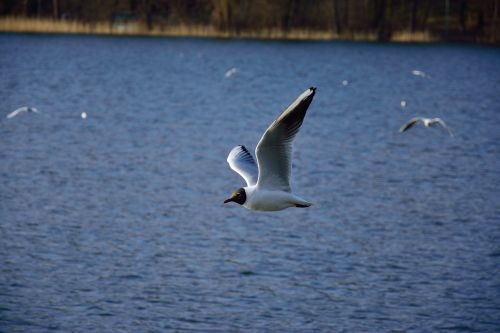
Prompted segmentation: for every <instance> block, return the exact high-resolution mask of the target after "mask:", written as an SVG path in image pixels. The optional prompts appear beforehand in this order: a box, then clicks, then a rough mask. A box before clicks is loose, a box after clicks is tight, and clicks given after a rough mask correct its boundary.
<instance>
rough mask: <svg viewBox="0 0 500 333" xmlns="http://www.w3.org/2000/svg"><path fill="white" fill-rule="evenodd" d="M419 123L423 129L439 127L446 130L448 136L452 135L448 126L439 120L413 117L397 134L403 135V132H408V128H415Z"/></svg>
mask: <svg viewBox="0 0 500 333" xmlns="http://www.w3.org/2000/svg"><path fill="white" fill-rule="evenodd" d="M419 123H421V124H422V125H424V126H425V127H432V126H435V125H441V126H442V127H443V128H444V129H446V130H447V131H448V133H449V134H450V136H453V133H451V130H450V129H449V128H448V126H446V123H445V122H444V121H443V120H442V119H441V118H423V117H415V118H412V119H410V120H409V121H408V122H407V123H406V124H404V125H403V126H401V128H400V129H399V132H400V133H403V132H404V131H407V130H409V129H410V128H412V127H413V126H415V125H417V124H419Z"/></svg>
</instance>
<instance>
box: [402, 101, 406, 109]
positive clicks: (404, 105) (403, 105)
mask: <svg viewBox="0 0 500 333" xmlns="http://www.w3.org/2000/svg"><path fill="white" fill-rule="evenodd" d="M406 104H407V103H406V101H405V100H402V101H401V107H402V108H405V107H406Z"/></svg>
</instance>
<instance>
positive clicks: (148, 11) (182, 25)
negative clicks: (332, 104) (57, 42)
mask: <svg viewBox="0 0 500 333" xmlns="http://www.w3.org/2000/svg"><path fill="white" fill-rule="evenodd" d="M0 30H3V31H35V32H36V31H38V32H42V31H48V32H74V33H104V34H153V35H158V34H160V35H183V36H186V35H188V36H197V35H201V36H205V35H208V36H214V37H253V38H292V39H308V38H315V39H363V40H381V41H387V40H393V41H443V40H447V41H452V40H454V41H471V42H486V43H498V42H499V41H500V1H499V0H439V1H434V0H373V1H362V0H359V1H348V0H314V1H308V0H275V1H266V0H242V1H237V0H109V1H97V0H89V1H78V0H1V1H0Z"/></svg>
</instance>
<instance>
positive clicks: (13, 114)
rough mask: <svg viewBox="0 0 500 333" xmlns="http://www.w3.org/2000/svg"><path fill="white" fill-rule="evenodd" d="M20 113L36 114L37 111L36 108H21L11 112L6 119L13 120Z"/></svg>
mask: <svg viewBox="0 0 500 333" xmlns="http://www.w3.org/2000/svg"><path fill="white" fill-rule="evenodd" d="M22 112H35V113H36V112H38V110H37V109H36V108H30V107H28V106H22V107H20V108H19V109H16V110H14V111H12V112H11V113H9V114H8V115H7V118H14V117H15V116H17V115H18V114H20V113H22Z"/></svg>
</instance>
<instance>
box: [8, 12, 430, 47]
mask: <svg viewBox="0 0 500 333" xmlns="http://www.w3.org/2000/svg"><path fill="white" fill-rule="evenodd" d="M0 31H1V32H22V33H65V34H96V35H143V36H181V37H214V38H231V37H237V38H252V39H289V40H339V39H342V40H357V41H358V40H359V41H361V40H364V41H376V40H377V34H376V33H373V32H348V33H344V34H341V35H339V34H337V33H335V32H333V31H327V30H313V29H298V28H294V29H290V30H283V29H279V28H271V29H259V30H248V31H238V32H236V31H221V30H218V29H216V28H214V27H213V26H210V25H182V24H181V25H168V26H154V27H153V28H152V29H147V27H146V26H145V25H144V24H142V23H139V22H131V23H127V24H112V23H110V22H92V23H90V22H82V21H74V20H53V19H44V18H42V19H32V18H24V17H0ZM391 41H395V42H434V41H436V39H435V38H433V36H432V35H431V34H430V33H428V32H425V31H420V32H409V31H400V32H395V33H394V34H393V35H392V38H391Z"/></svg>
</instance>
